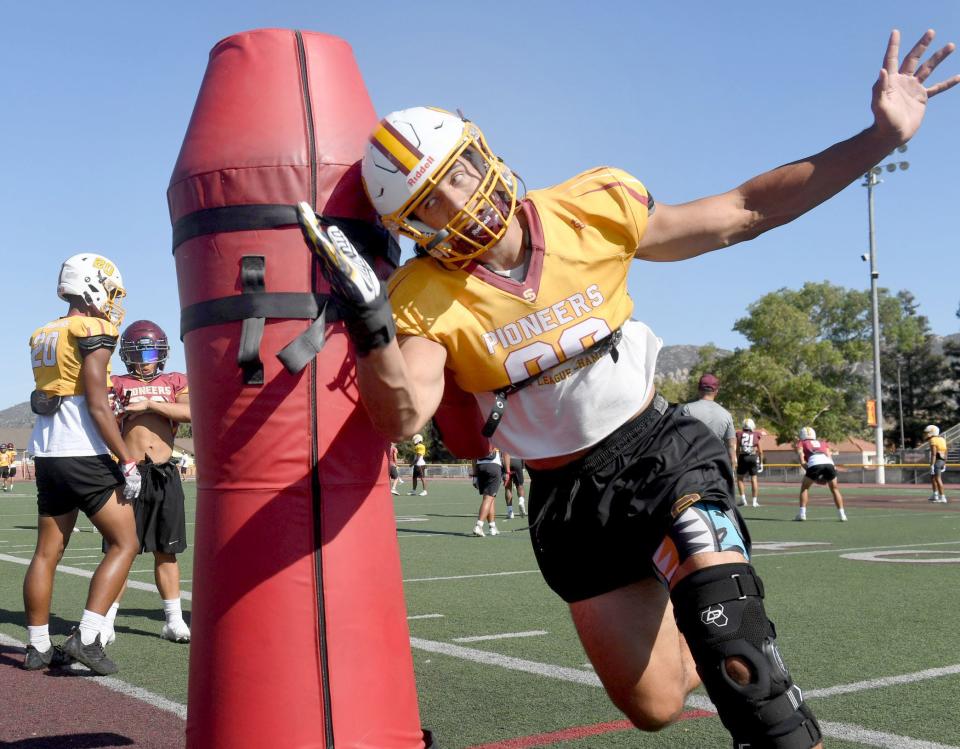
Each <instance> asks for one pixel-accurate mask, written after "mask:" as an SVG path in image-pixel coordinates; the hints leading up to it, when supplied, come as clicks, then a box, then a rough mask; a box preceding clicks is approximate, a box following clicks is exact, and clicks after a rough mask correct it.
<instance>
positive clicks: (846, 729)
mask: <svg viewBox="0 0 960 749" xmlns="http://www.w3.org/2000/svg"><path fill="white" fill-rule="evenodd" d="M410 645H411V647H413V648H414V649H416V650H425V651H427V652H429V653H439V654H441V655H449V656H451V657H453V658H460V659H462V660H467V661H472V662H474V663H483V664H486V665H489V666H497V667H499V668H506V669H509V670H512V671H523V672H525V673H529V674H536V675H538V676H545V677H547V678H549V679H558V680H560V681H568V682H573V683H575V684H585V685H587V686H593V687H600V686H602V685H601V683H600V678H599V677H598V676H597V675H596V674H595V673H593V672H590V671H583V670H580V669H577V668H567V667H564V666H554V665H552V664H549V663H539V662H537V661H528V660H524V659H522V658H514V657H512V656H508V655H502V654H500V653H492V652H490V651H486V650H477V649H475V648H465V647H462V646H460V645H451V644H450V643H446V642H435V641H433V640H424V639H422V638H419V637H411V638H410ZM956 673H960V664H956V665H953V666H945V667H943V668H931V669H926V670H924V671H917V672H915V673H912V674H902V675H900V676H889V677H884V678H880V679H869V680H866V681H858V682H853V683H851V684H840V685H837V686H835V687H827V688H824V689H810V690H804V694H805V696H807V697H831V696H833V695H836V694H850V693H851V692H862V691H866V690H870V689H877V688H880V687H885V686H895V685H898V684H908V683H913V682H917V681H924V680H926V679H935V678H938V677H940V676H951V675H953V674H956ZM687 705H688V706H689V707H693V708H698V709H701V710H710V711H712V712H716V710H715V708H714V706H713V703H712V702H710V700H709V699H708V698H707V697H706V696H703V695H699V694H694V695H690V697H689V698H688V699H687ZM820 727H821V729H822V730H823V733H824V735H825V736H829V737H830V738H837V739H846V740H850V741H855V742H859V743H861V744H864V745H865V746H873V747H880V749H960V747H957V746H954V745H951V744H938V743H935V742H930V741H922V740H920V739H913V738H910V737H908V736H897V735H895V734H890V733H883V732H880V731H872V730H869V729H867V728H863V727H861V726H856V725H852V724H849V723H831V722H824V723H821V724H820Z"/></svg>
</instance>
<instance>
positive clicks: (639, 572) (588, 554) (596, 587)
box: [527, 395, 750, 603]
mask: <svg viewBox="0 0 960 749" xmlns="http://www.w3.org/2000/svg"><path fill="white" fill-rule="evenodd" d="M527 471H529V473H530V497H529V500H530V505H529V507H530V539H531V541H532V542H533V550H534V553H535V555H536V557H537V562H538V564H539V565H540V571H541V572H542V573H543V576H544V578H545V579H546V581H547V584H548V585H549V586H550V587H551V588H552V589H553V590H554V592H556V593H557V594H558V595H559V596H560V597H561V598H563V599H564V600H565V601H567V602H568V603H572V602H574V601H580V600H583V599H586V598H592V597H593V596H597V595H600V594H602V593H608V592H610V591H612V590H615V589H617V588H621V587H623V586H625V585H629V584H631V583H634V582H637V581H638V580H642V579H644V578H647V577H654V576H655V575H656V572H655V568H654V565H653V554H654V552H655V551H656V549H657V547H658V546H659V545H660V542H661V541H663V538H664V536H665V535H666V532H667V529H668V527H669V526H670V524H671V523H672V520H673V517H672V514H671V511H672V509H673V508H674V507H675V505H676V509H675V511H676V513H677V514H679V513H680V512H682V510H683V509H685V508H686V507H687V506H688V503H689V504H692V503H693V502H694V501H696V496H692V495H698V496H699V498H700V499H705V500H713V501H715V502H717V503H719V504H720V505H721V506H722V507H723V508H725V509H729V510H731V511H732V512H733V516H734V517H736V518H737V520H738V522H739V523H740V525H741V527H742V534H743V537H744V539H745V542H746V543H747V544H748V545H749V542H750V536H749V534H748V532H747V529H746V526H745V524H744V523H743V521H742V519H740V517H739V514H738V513H737V512H736V508H735V506H734V502H733V498H732V494H731V488H732V485H733V474H732V472H731V468H730V458H729V456H728V453H727V448H726V445H724V444H723V443H722V442H721V441H720V440H718V439H717V438H716V436H715V435H714V434H713V432H711V431H710V430H709V429H708V428H707V426H706V425H705V424H704V423H703V422H702V421H700V420H699V419H696V418H694V417H692V416H686V415H684V414H683V413H682V412H681V410H680V408H678V407H677V406H668V405H667V402H666V401H665V400H664V399H663V398H662V397H660V396H659V395H658V396H656V398H655V400H654V403H653V404H652V405H651V406H650V407H648V408H647V409H646V410H645V411H644V412H643V413H642V414H640V415H639V416H637V417H636V418H634V419H632V420H631V421H628V422H627V423H626V424H624V425H623V426H622V427H620V428H619V429H617V430H616V431H615V432H613V433H612V434H611V435H610V436H608V437H607V438H606V439H604V440H603V441H602V442H600V443H599V444H598V445H596V446H595V447H594V448H593V449H592V450H591V451H590V452H589V453H588V454H587V455H585V456H584V457H582V458H579V459H578V460H576V461H574V462H573V463H569V464H567V465H565V466H562V467H560V468H557V469H555V470H551V471H538V470H536V469H534V468H532V467H531V466H529V465H528V466H527ZM680 499H683V500H684V501H683V502H678V500H680ZM748 552H749V548H748Z"/></svg>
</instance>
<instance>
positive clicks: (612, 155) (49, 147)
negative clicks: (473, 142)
mask: <svg viewBox="0 0 960 749" xmlns="http://www.w3.org/2000/svg"><path fill="white" fill-rule="evenodd" d="M592 5H593V6H595V7H594V8H593V9H591V10H588V9H587V4H585V3H572V2H569V3H558V2H517V1H514V2H510V3H506V2H503V3H500V2H486V3H480V4H475V3H474V4H464V3H451V2H446V1H445V2H432V3H417V2H407V3H385V2H377V3H374V2H338V3H330V2H317V1H316V0H314V1H313V2H293V1H288V0H275V1H274V2H271V3H263V2H260V3H254V2H250V1H249V0H232V1H231V2H191V3H185V2H166V3H129V2H125V3H120V2H101V3H66V2H64V3H31V4H28V3H17V4H7V5H5V12H4V23H3V25H2V28H0V69H2V70H3V116H2V117H0V144H2V145H0V148H2V149H3V159H2V170H3V179H2V180H0V217H2V227H3V232H2V237H0V257H2V262H3V268H4V270H3V274H2V278H3V291H2V294H3V299H4V307H5V309H6V318H7V319H6V324H5V325H3V326H0V350H2V351H3V354H4V355H3V357H2V365H0V367H2V369H0V408H5V407H7V406H10V405H13V404H15V403H19V402H22V401H24V400H26V399H27V397H28V395H29V392H30V390H31V389H32V387H33V381H32V377H31V374H30V366H29V356H28V348H27V339H28V336H29V335H30V333H31V331H32V330H33V329H34V327H36V326H37V325H38V324H40V323H42V322H45V321H47V320H49V319H52V318H54V317H56V316H57V315H59V314H62V310H63V305H62V303H61V302H60V300H58V299H57V297H56V275H57V271H58V268H59V264H60V262H61V261H62V260H63V259H64V258H66V257H67V256H69V255H71V254H73V253H75V252H79V251H84V250H97V251H99V252H102V253H103V254H105V255H107V256H108V257H110V258H111V259H113V260H115V261H116V262H117V264H118V265H119V267H120V268H121V270H122V272H123V277H124V280H125V282H126V285H127V287H128V289H129V294H130V295H129V299H128V300H127V308H128V316H127V320H128V321H132V320H135V319H138V318H144V317H147V318H152V319H154V320H156V321H157V322H159V323H160V324H161V325H162V326H163V327H164V328H165V329H166V330H167V332H168V333H169V334H170V335H171V337H173V338H174V339H176V333H177V331H178V328H179V304H178V297H177V286H176V277H175V273H174V265H173V260H172V257H171V254H170V225H169V219H168V215H167V207H166V199H165V191H166V187H167V182H168V180H169V177H170V172H171V169H172V167H173V163H174V161H175V159H176V156H177V153H178V150H179V148H180V142H181V139H182V137H183V133H184V130H185V128H186V125H187V121H188V119H189V117H190V113H191V111H192V108H193V103H194V99H195V97H196V94H197V91H198V88H199V85H200V80H201V78H202V76H203V72H204V69H205V65H206V58H207V54H208V52H209V50H210V48H211V47H212V46H213V45H214V44H215V43H216V42H217V41H218V40H219V39H221V38H223V37H225V36H229V35H230V34H233V33H236V32H238V31H243V30H247V29H253V28H262V27H287V28H301V29H308V30H315V31H323V32H327V33H332V34H336V35H339V36H342V37H344V38H345V39H347V40H348V41H349V42H350V43H351V45H352V46H353V49H354V53H355V55H356V57H357V60H358V63H359V66H360V69H361V71H362V72H363V75H364V77H365V80H366V84H367V87H368V90H369V93H370V96H371V99H372V101H373V103H374V106H375V107H376V109H377V111H378V112H379V113H380V114H385V113H387V112H389V111H391V110H393V109H399V108H403V107H407V106H413V105H420V104H433V105H437V106H442V107H446V108H449V109H454V108H457V107H460V108H462V109H463V110H464V112H465V113H466V114H467V115H468V116H470V117H471V118H472V119H474V120H475V121H476V122H477V123H478V124H480V126H481V127H482V128H483V129H484V131H485V133H486V135H487V138H488V140H489V142H490V143H491V145H492V147H493V148H494V150H495V151H497V152H498V153H499V154H500V155H501V156H502V157H503V158H504V159H505V160H506V161H507V162H508V163H509V164H510V165H511V166H513V167H514V168H515V170H516V171H517V172H518V173H520V174H521V175H522V176H523V178H524V180H525V181H526V184H527V185H528V187H530V188H534V187H544V186H547V185H550V184H553V183H555V182H558V181H561V180H563V179H565V178H567V177H569V176H571V175H573V174H574V173H576V172H578V171H580V170H583V169H586V168H588V167H592V166H596V165H600V164H613V165H616V166H619V167H622V168H624V169H627V170H628V171H630V172H633V173H634V174H636V175H637V176H638V177H639V178H640V179H641V180H643V181H644V182H645V183H646V184H647V186H648V187H649V189H650V191H651V192H652V194H653V195H654V197H655V198H656V199H658V200H660V201H662V202H667V203H674V202H685V201H687V200H692V199H694V198H698V197H702V196H704V195H708V194H713V193H717V192H721V191H724V190H727V189H729V188H731V187H733V186H735V185H736V184H739V183H740V182H742V181H744V180H746V179H748V178H749V177H751V176H753V175H754V174H757V173H759V172H761V171H764V170H766V169H768V168H770V167H773V166H776V165H777V164H780V163H784V162H787V161H791V160H793V159H796V158H799V157H802V156H805V155H808V154H811V153H814V152H816V151H819V150H821V149H823V148H825V147H827V146H828V145H830V144H831V143H833V142H835V141H838V140H842V139H844V138H847V137H849V136H851V135H853V134H854V133H856V132H857V131H859V130H861V129H862V128H864V127H866V126H867V125H869V124H870V122H871V115H870V110H869V101H870V87H871V86H872V84H873V82H874V80H875V78H876V75H877V71H878V70H879V68H880V65H881V59H882V55H883V51H884V46H885V43H886V38H887V35H888V33H889V31H890V29H891V28H894V27H897V28H900V29H901V31H902V32H903V37H904V46H905V47H906V48H909V47H910V46H912V44H913V42H914V41H915V40H916V39H917V38H918V37H919V36H920V34H921V33H922V32H923V31H924V30H925V29H926V28H928V27H932V28H935V29H936V30H937V32H938V40H937V41H938V42H940V43H943V42H946V41H949V40H953V41H955V42H960V3H958V2H957V1H956V0H937V1H936V2H930V3H921V4H918V5H917V6H914V5H912V4H905V3H903V2H889V1H888V0H879V1H876V2H859V1H858V2H836V1H835V0H833V1H831V2H824V1H821V0H813V2H808V3H789V4H787V3H770V2H757V1H755V0H746V1H744V2H739V3H715V2H709V3H708V2H685V3H640V2H636V0H633V1H628V0H611V1H609V2H603V3H594V4H592ZM918 7H919V8H920V9H919V10H918V9H917V8H918ZM904 51H906V50H904ZM957 72H960V53H955V54H954V56H953V57H952V58H951V59H950V60H948V61H947V63H945V64H944V65H943V66H942V69H941V71H938V73H937V74H936V75H935V77H934V80H940V79H942V78H943V77H946V76H947V75H950V74H953V73H957ZM929 110H930V111H929V112H928V117H927V120H926V122H925V123H924V125H923V127H922V128H921V130H920V132H919V133H918V135H917V136H916V137H915V138H914V140H913V142H911V144H910V150H909V152H908V153H907V154H906V157H907V158H908V159H909V160H910V162H911V167H910V170H909V171H907V172H898V173H896V174H894V175H892V176H891V177H890V178H889V179H888V180H887V181H886V182H885V183H884V184H883V185H881V186H880V187H879V188H878V190H877V193H876V201H877V211H878V214H877V238H878V259H879V263H880V271H881V283H882V285H884V286H887V287H890V288H891V289H894V290H896V289H901V288H905V289H909V290H910V291H912V292H913V293H914V294H915V295H916V297H917V299H918V301H919V303H920V309H921V312H922V313H923V314H925V315H927V316H928V317H929V318H930V320H931V323H932V326H933V330H934V332H936V333H938V334H941V335H945V334H948V333H954V332H957V330H958V329H960V320H958V319H957V318H956V317H955V316H954V312H955V310H956V309H957V306H958V303H960V285H958V283H957V278H958V267H960V260H958V241H957V236H958V225H957V216H958V213H960V201H958V193H960V190H958V180H960V156H958V149H957V142H956V141H957V133H958V132H960V128H958V125H960V90H957V89H955V90H953V91H950V92H947V93H946V94H944V95H943V96H941V97H937V98H936V99H934V100H933V101H932V102H931V105H930V108H929ZM866 248H867V209H866V190H864V189H863V188H862V187H859V186H857V185H853V186H851V187H848V188H847V189H846V190H845V191H843V192H842V193H841V194H840V195H838V196H837V197H836V198H834V199H833V200H831V201H830V202H829V203H827V204H825V205H823V206H821V207H819V208H817V209H816V210H815V211H813V212H812V213H810V214H808V215H807V216H804V217H803V218H801V219H800V220H798V221H797V222H795V223H794V224H791V225H789V226H787V227H784V228H781V229H779V230H776V231H774V232H771V233H770V234H767V235H765V236H764V237H761V238H760V239H758V240H756V241H754V242H751V243H748V244H744V245H739V246H737V247H734V248H732V249H730V250H727V251H725V252H719V253H713V254H712V255H710V256H707V257H703V258H698V259H695V260H691V261H686V262H682V263H676V264H654V263H639V262H638V263H636V264H635V267H634V270H633V272H632V278H631V283H630V290H631V294H632V296H633V298H634V301H635V303H636V315H637V316H638V317H639V318H640V319H643V320H645V321H646V322H647V323H649V324H650V325H651V326H652V327H653V329H654V330H655V331H656V332H657V334H658V335H660V336H661V337H662V338H663V339H664V342H665V343H667V344H675V343H689V344H701V343H706V342H709V341H712V342H714V343H716V344H717V345H720V346H724V347H731V348H732V347H734V346H737V345H742V344H743V341H742V339H741V338H740V337H739V336H738V334H736V333H734V332H733V331H732V325H733V323H734V321H735V320H736V319H737V318H738V317H740V316H742V315H743V313H744V310H745V307H746V305H747V304H748V303H750V302H751V301H753V300H755V299H756V298H758V297H759V296H760V295H762V294H764V293H766V292H768V291H771V290H774V289H777V288H780V287H782V286H792V287H797V286H799V285H800V284H801V283H803V282H804V281H807V280H830V281H832V282H833V283H837V284H842V285H844V286H848V287H857V288H864V287H866V286H867V284H868V282H869V279H868V268H867V266H866V264H865V263H863V262H861V260H860V254H861V253H863V252H865V251H866ZM183 362H184V359H183V355H182V349H181V346H180V344H179V342H178V341H176V340H175V343H174V353H173V356H172V359H171V362H170V367H171V368H179V369H182V368H183V366H184V363H183ZM117 366H121V367H122V365H120V363H119V361H118V360H115V367H117Z"/></svg>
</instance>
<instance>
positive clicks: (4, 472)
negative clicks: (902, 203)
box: [0, 466, 17, 479]
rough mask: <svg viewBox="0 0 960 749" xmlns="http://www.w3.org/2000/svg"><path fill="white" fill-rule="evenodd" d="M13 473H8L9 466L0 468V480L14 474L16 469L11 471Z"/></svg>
mask: <svg viewBox="0 0 960 749" xmlns="http://www.w3.org/2000/svg"><path fill="white" fill-rule="evenodd" d="M13 470H14V473H10V466H0V479H8V478H10V477H11V476H13V475H14V474H15V473H16V470H17V469H16V468H14V469H13Z"/></svg>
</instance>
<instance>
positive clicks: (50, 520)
mask: <svg viewBox="0 0 960 749" xmlns="http://www.w3.org/2000/svg"><path fill="white" fill-rule="evenodd" d="M76 522H77V510H73V511H72V512H68V513H67V514H66V515H57V516H56V517H49V516H43V515H40V516H38V517H37V547H36V549H35V550H34V552H33V559H31V560H30V566H29V567H27V574H26V575H24V578H23V608H24V612H25V613H26V618H27V625H29V626H31V627H37V626H42V625H44V624H47V623H49V621H50V599H51V598H53V579H54V576H55V574H56V571H57V564H59V563H60V558H61V557H62V556H63V551H64V549H66V548H67V544H68V543H70V533H71V532H72V531H73V526H74V524H75V523H76Z"/></svg>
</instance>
